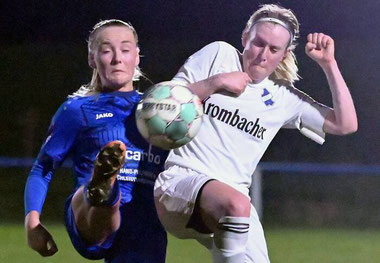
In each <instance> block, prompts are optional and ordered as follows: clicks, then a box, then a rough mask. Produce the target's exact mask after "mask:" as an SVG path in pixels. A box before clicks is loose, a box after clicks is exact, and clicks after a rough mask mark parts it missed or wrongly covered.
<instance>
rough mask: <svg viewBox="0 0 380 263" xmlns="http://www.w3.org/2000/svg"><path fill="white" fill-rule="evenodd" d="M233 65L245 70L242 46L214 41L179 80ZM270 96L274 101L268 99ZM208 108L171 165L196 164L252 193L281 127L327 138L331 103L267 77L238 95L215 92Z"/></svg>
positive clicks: (190, 80) (170, 160)
mask: <svg viewBox="0 0 380 263" xmlns="http://www.w3.org/2000/svg"><path fill="white" fill-rule="evenodd" d="M233 71H242V66H241V62H240V54H239V52H238V51H237V50H236V49H235V48H234V47H232V46H231V45H229V44H227V43H225V42H214V43H211V44H209V45H207V46H206V47H204V48H203V49H201V50H200V51H198V52H197V53H195V54H194V55H192V56H191V57H190V58H189V59H188V60H187V61H186V63H185V64H184V66H183V67H182V68H181V69H180V71H179V72H178V73H177V75H176V76H175V77H174V79H173V80H174V81H179V82H184V83H194V82H197V81H200V80H204V79H206V78H208V77H210V76H213V75H215V74H218V73H223V72H233ZM268 101H269V102H270V101H273V104H272V105H267V104H266V103H265V102H268ZM204 110H205V114H204V116H203V123H202V126H201V129H200V131H199V133H198V134H197V136H196V137H195V138H194V139H193V140H192V141H191V142H189V143H188V144H186V145H185V146H182V147H180V148H178V149H174V150H173V151H171V153H170V154H169V157H168V159H167V162H166V165H167V166H166V167H169V166H171V165H180V166H182V167H185V168H191V169H193V170H195V171H198V172H200V173H202V174H206V175H208V176H210V177H212V178H215V179H218V180H220V181H222V182H225V183H227V184H229V185H231V186H233V187H234V188H236V189H238V190H239V191H241V192H242V193H244V194H246V195H248V188H249V186H250V184H251V176H252V174H253V171H254V170H255V168H256V166H257V164H258V162H259V160H260V159H261V157H262V155H263V154H264V152H265V150H266V149H267V147H268V146H269V143H270V142H271V141H272V139H273V138H274V136H275V135H276V134H277V132H278V131H279V129H280V128H281V127H285V128H297V129H299V130H301V131H302V132H303V133H304V134H305V135H307V136H308V137H309V138H314V139H315V140H316V141H318V142H322V141H323V140H324V132H323V130H322V127H323V123H324V119H325V116H326V114H327V112H328V111H329V108H328V107H326V106H324V105H321V104H318V103H317V102H315V101H314V100H313V99H311V98H310V97H309V96H307V95H306V94H305V93H303V92H301V91H299V90H297V89H295V88H287V87H283V86H277V85H275V84H274V83H273V82H272V81H271V80H269V79H265V80H264V81H262V82H261V83H259V84H255V85H253V84H250V85H248V87H247V88H246V90H245V91H244V93H243V94H241V95H240V96H239V97H237V98H235V97H230V96H225V95H221V94H213V95H211V96H210V98H208V99H206V100H205V102H204ZM229 115H230V116H229Z"/></svg>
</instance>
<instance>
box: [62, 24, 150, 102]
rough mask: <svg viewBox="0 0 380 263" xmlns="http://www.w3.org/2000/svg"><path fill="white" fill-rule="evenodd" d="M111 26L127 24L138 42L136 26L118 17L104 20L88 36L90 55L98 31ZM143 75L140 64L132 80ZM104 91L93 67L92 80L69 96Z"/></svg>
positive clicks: (92, 51)
mask: <svg viewBox="0 0 380 263" xmlns="http://www.w3.org/2000/svg"><path fill="white" fill-rule="evenodd" d="M109 26H125V27H127V28H128V29H130V30H131V31H132V33H133V36H134V38H135V40H136V44H137V43H138V36H137V32H136V30H135V28H134V27H133V26H132V25H131V24H130V23H127V22H124V21H122V20H118V19H110V20H103V21H100V22H99V23H97V24H96V25H95V26H94V27H93V29H92V31H91V32H90V35H89V37H88V41H87V43H88V45H87V47H88V55H89V56H90V55H92V54H93V53H94V49H95V47H96V37H97V32H98V31H99V29H100V28H104V27H109ZM141 76H144V74H143V73H142V72H141V70H140V68H139V66H136V67H135V71H134V73H133V77H132V81H138V80H139V79H140V77H141ZM99 92H102V83H101V80H100V76H99V73H98V70H97V69H95V68H94V69H93V71H92V78H91V81H90V82H89V83H87V84H85V85H82V86H81V87H80V88H79V89H78V90H77V91H76V92H74V93H73V94H71V95H69V97H75V96H88V95H92V94H95V93H99Z"/></svg>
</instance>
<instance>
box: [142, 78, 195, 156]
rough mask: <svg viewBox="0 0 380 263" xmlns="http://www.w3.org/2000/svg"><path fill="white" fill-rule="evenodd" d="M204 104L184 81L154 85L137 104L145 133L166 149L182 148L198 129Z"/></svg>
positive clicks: (149, 138) (158, 145)
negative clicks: (181, 82)
mask: <svg viewBox="0 0 380 263" xmlns="http://www.w3.org/2000/svg"><path fill="white" fill-rule="evenodd" d="M202 115H203V107H202V103H201V101H200V100H199V98H198V96H197V95H195V94H194V93H192V92H191V91H190V90H189V89H188V88H187V87H186V86H185V85H184V84H179V83H175V82H171V81H165V82H161V83H158V84H156V85H153V86H152V87H151V88H149V89H148V90H147V91H146V92H145V93H144V95H143V98H142V99H141V101H140V102H139V104H138V105H137V110H136V124H137V128H138V130H139V132H140V133H141V135H142V136H143V137H144V138H145V139H147V140H148V141H149V142H150V143H151V144H153V145H154V146H157V147H160V148H162V149H166V150H169V149H174V148H178V147H180V146H182V145H184V144H186V143H188V142H189V141H191V140H192V139H193V138H194V136H195V135H196V134H197V133H198V131H199V128H200V127H201V123H202V118H201V117H202Z"/></svg>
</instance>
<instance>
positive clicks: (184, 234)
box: [154, 165, 213, 239]
mask: <svg viewBox="0 0 380 263" xmlns="http://www.w3.org/2000/svg"><path fill="white" fill-rule="evenodd" d="M210 180H213V178H211V177H209V176H207V175H204V174H200V173H198V172H196V171H194V170H192V169H188V168H183V167H180V166H177V165H174V166H171V167H169V168H168V169H167V170H165V171H163V172H162V173H160V174H159V175H158V177H157V179H156V183H155V185H154V198H155V201H156V204H158V205H157V208H158V214H159V217H160V220H161V223H162V224H163V226H164V227H165V229H166V230H167V231H168V232H169V233H171V234H172V235H174V236H176V237H177V238H181V239H185V238H195V239H199V238H200V239H203V238H207V237H209V236H210V235H204V234H201V233H198V232H197V231H195V230H194V229H191V228H188V227H187V225H188V223H189V220H190V217H191V215H192V214H193V211H194V206H195V202H196V201H197V196H198V193H199V190H200V189H201V188H202V186H203V185H204V184H205V183H207V182H208V181H210Z"/></svg>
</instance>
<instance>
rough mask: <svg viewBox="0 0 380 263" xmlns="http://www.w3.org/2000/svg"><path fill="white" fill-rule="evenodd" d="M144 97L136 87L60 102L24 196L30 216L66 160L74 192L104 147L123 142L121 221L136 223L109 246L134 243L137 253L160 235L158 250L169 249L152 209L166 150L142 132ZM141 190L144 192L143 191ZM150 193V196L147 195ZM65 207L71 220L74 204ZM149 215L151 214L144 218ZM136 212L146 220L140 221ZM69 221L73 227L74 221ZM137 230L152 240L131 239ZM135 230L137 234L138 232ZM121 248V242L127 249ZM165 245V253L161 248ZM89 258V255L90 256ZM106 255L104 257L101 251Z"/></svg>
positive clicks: (41, 201)
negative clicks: (139, 119) (138, 114)
mask: <svg viewBox="0 0 380 263" xmlns="http://www.w3.org/2000/svg"><path fill="white" fill-rule="evenodd" d="M140 98H141V97H140V95H139V94H138V93H137V92H135V91H131V92H110V93H102V94H97V95H93V96H89V97H75V98H70V99H68V100H67V101H66V102H65V103H63V104H62V105H61V107H60V108H59V109H58V111H57V112H56V114H55V115H54V117H53V119H52V122H51V124H50V127H49V131H48V136H47V139H46V141H45V143H44V144H43V145H42V148H41V150H40V153H39V155H38V157H37V160H36V161H35V163H34V165H33V167H32V170H31V172H30V174H29V177H28V180H27V184H26V187H25V195H24V201H25V213H26V214H27V213H29V212H30V211H31V210H36V211H38V212H39V213H41V210H42V207H43V203H44V201H45V197H46V193H47V191H48V186H49V183H50V181H51V179H52V176H53V174H54V172H55V170H56V169H57V168H58V167H59V166H60V165H61V164H62V162H63V161H64V160H65V159H67V158H70V159H71V160H72V162H73V176H74V179H75V188H74V191H75V190H76V189H77V188H79V187H80V186H81V185H83V184H85V183H87V182H88V181H89V179H90V178H91V173H92V170H93V167H94V165H93V163H94V160H95V158H96V155H97V153H98V152H99V151H100V150H101V148H102V147H103V146H104V145H106V144H107V143H108V142H110V141H114V140H120V141H122V142H124V143H125V145H126V147H127V153H126V162H125V164H124V166H123V168H121V169H120V174H119V175H118V178H117V179H118V182H119V187H120V192H121V205H120V212H121V216H122V225H123V224H124V223H123V222H128V224H129V222H133V224H134V227H132V228H131V227H127V228H124V227H121V228H120V230H119V232H118V233H123V234H118V235H117V237H116V239H117V240H119V241H118V242H117V244H119V245H116V247H114V245H113V246H112V247H111V248H109V249H111V250H112V251H114V252H117V253H124V252H125V251H126V249H127V248H125V247H124V245H121V244H129V245H131V244H135V245H133V247H136V249H134V251H137V247H138V245H136V244H140V245H141V246H142V245H144V244H149V240H150V239H151V240H155V238H152V236H156V235H157V236H159V237H160V238H159V240H160V242H159V243H160V245H156V246H152V247H153V248H154V247H156V248H157V249H158V250H159V251H155V253H157V254H162V253H165V249H163V248H164V247H163V246H162V245H161V244H164V246H165V247H166V241H162V240H166V234H164V232H163V229H162V226H161V224H160V223H159V221H158V218H157V214H156V210H155V207H154V202H153V185H154V180H155V179H156V177H157V175H158V173H159V172H160V171H162V170H163V168H164V162H165V159H166V157H167V154H168V152H167V151H164V150H161V149H159V148H156V147H153V146H151V145H150V144H148V143H147V142H146V141H145V139H144V138H143V137H142V136H141V135H140V133H139V132H138V130H137V127H136V120H135V109H136V105H137V103H138V101H139V100H140ZM136 188H137V189H136ZM140 188H141V189H145V190H140ZM136 193H138V194H136ZM146 194H147V195H149V196H144V195H146ZM65 209H66V211H65V213H66V216H65V220H66V223H67V222H70V220H69V219H68V217H69V216H70V214H71V212H70V211H69V210H70V209H71V208H70V206H69V205H67V206H66V208H65ZM148 214H149V218H146V217H147V216H146V215H148ZM137 215H139V216H143V217H144V218H143V219H141V218H139V216H137ZM130 218H133V220H132V219H130ZM130 220H131V221H130ZM69 225H71V226H72V224H69ZM74 225H75V224H74ZM128 226H130V225H128ZM73 227H74V226H72V227H68V230H69V234H70V231H71V232H72V233H74V235H73V236H75V235H76V234H75V233H76V232H75V231H74V229H72V228H73ZM139 228H141V229H142V230H143V229H146V230H147V231H148V232H146V233H150V234H149V235H150V236H151V238H150V239H149V238H148V239H147V240H145V241H144V242H142V243H139V242H132V241H131V238H132V237H133V235H132V236H130V231H134V229H139ZM124 231H129V232H124ZM149 231H150V232H149ZM133 233H134V234H136V235H137V233H135V232H133ZM144 233H145V232H144ZM119 235H120V236H119ZM140 235H141V233H140V234H139V236H140ZM124 238H125V239H126V240H124ZM116 239H115V240H116ZM123 240H124V241H123ZM155 241H157V240H155ZM75 242H76V241H75ZM73 243H74V242H73ZM74 245H75V244H74ZM129 245H128V247H129ZM118 246H122V247H123V249H120V248H119V247H118ZM153 248H152V249H153ZM162 249H163V250H164V252H162V251H161V250H162ZM90 250H91V249H90ZM95 250H96V249H95ZM95 250H94V251H95ZM144 251H145V248H144ZM86 253H87V252H86ZM97 253H98V252H94V256H96V257H97ZM155 253H152V254H155ZM111 254H112V253H111ZM148 254H149V253H148V252H147V255H148ZM107 255H108V254H107ZM87 256H88V257H91V255H87ZM102 256H104V254H103V252H102ZM108 257H109V256H108ZM113 262H124V261H113ZM132 262H161V261H157V259H155V260H153V261H143V259H141V261H132ZM162 262H164V261H162Z"/></svg>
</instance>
